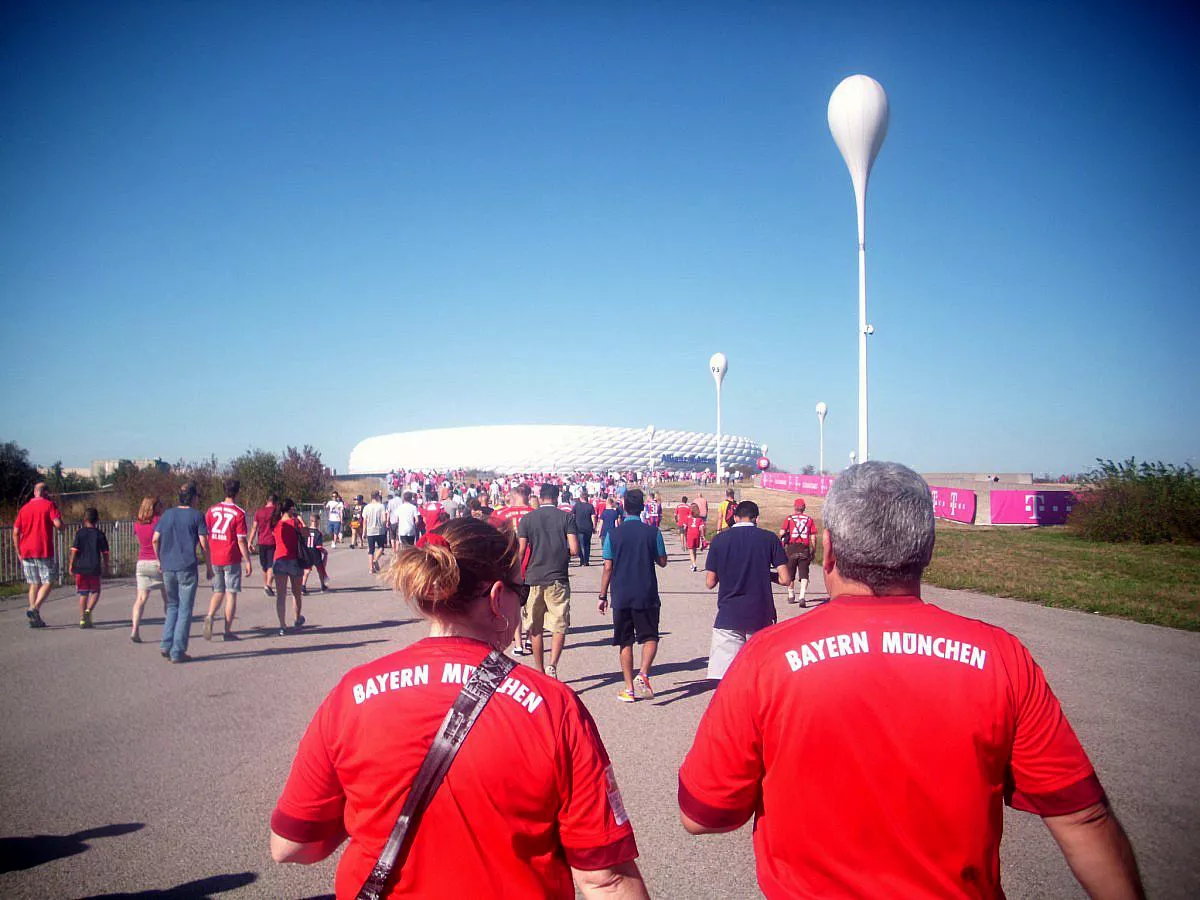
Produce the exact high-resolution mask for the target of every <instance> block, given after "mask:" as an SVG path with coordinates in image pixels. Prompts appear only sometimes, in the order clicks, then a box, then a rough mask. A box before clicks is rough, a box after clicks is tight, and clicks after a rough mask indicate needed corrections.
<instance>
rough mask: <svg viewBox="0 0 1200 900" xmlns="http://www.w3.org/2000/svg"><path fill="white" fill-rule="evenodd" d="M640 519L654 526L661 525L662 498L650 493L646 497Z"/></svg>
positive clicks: (658, 526)
mask: <svg viewBox="0 0 1200 900" xmlns="http://www.w3.org/2000/svg"><path fill="white" fill-rule="evenodd" d="M642 521H643V522H645V523H646V524H647V525H653V526H654V527H655V528H661V527H662V500H661V499H660V498H659V496H658V494H651V495H650V496H649V497H648V498H647V499H646V508H645V509H644V510H643V511H642Z"/></svg>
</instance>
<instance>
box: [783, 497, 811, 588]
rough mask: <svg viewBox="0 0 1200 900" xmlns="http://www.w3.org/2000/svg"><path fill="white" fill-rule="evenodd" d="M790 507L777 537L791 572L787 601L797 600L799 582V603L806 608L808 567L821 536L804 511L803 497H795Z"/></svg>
mask: <svg viewBox="0 0 1200 900" xmlns="http://www.w3.org/2000/svg"><path fill="white" fill-rule="evenodd" d="M792 508H793V511H792V514H791V515H790V516H788V517H787V518H786V519H784V520H783V526H782V527H781V528H780V529H779V539H780V540H781V541H783V550H784V553H785V554H786V555H787V561H788V568H789V569H790V570H791V573H792V583H791V584H790V585H788V603H796V602H797V600H796V583H797V582H799V588H800V599H799V603H800V605H801V606H802V607H804V608H806V609H807V608H808V600H806V599H805V594H806V593H807V591H808V567H809V566H810V565H811V564H812V561H813V554H814V553H815V551H816V548H817V547H819V546H820V541H821V536H820V535H819V534H817V523H816V522H814V521H813V518H812V516H809V515H806V514H805V512H804V508H805V503H804V498H803V497H797V498H796V499H795V500H794V501H793V503H792Z"/></svg>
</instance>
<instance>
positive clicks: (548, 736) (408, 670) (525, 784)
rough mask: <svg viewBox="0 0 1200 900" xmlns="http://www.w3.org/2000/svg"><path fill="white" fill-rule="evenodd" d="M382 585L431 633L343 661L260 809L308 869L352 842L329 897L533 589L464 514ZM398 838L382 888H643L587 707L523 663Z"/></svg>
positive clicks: (354, 882) (637, 897)
mask: <svg viewBox="0 0 1200 900" xmlns="http://www.w3.org/2000/svg"><path fill="white" fill-rule="evenodd" d="M388 579H389V581H390V582H391V584H392V587H393V588H394V589H395V590H396V591H397V593H399V594H400V595H401V596H402V597H404V598H405V599H406V600H407V601H408V602H409V603H410V604H412V606H413V607H414V608H415V609H417V610H418V611H419V612H420V613H421V614H422V615H423V616H425V617H426V618H428V619H429V622H430V636H429V637H427V638H425V639H423V640H420V641H417V642H416V643H414V644H411V645H409V646H408V647H405V648H403V649H401V650H399V651H396V652H394V653H390V654H388V655H387V656H384V657H381V658H380V659H378V660H375V661H374V662H370V663H367V664H366V665H362V666H359V667H357V668H355V669H352V670H350V672H348V673H347V674H346V676H345V677H344V678H343V679H342V680H341V682H340V683H339V684H338V685H337V687H335V688H334V689H333V691H331V692H330V693H329V695H328V696H327V697H326V698H325V700H324V702H323V703H322V704H321V706H320V709H318V710H317V713H316V715H315V716H314V717H313V720H312V724H311V725H310V726H309V728H308V730H307V732H306V733H305V735H304V737H303V739H302V740H301V742H300V746H299V749H298V750H297V752H296V759H295V762H294V763H293V765H292V770H291V774H290V775H289V777H288V779H287V784H286V786H285V787H284V789H283V793H282V795H281V796H280V798H279V801H278V803H277V804H276V806H275V810H274V812H273V813H272V815H271V823H270V824H271V836H270V845H271V856H272V857H273V858H274V859H275V860H276V861H277V862H296V863H302V864H313V863H317V862H320V861H321V860H323V859H325V858H327V857H329V856H330V855H331V854H333V853H334V852H335V851H336V850H337V849H338V848H339V847H340V846H341V845H342V844H343V843H346V842H347V840H348V841H349V843H348V844H347V846H346V849H345V852H343V853H342V854H341V858H340V860H339V861H338V865H337V875H336V896H337V898H338V900H352V898H354V897H356V896H358V894H359V892H360V889H361V888H362V887H363V885H364V883H365V882H366V881H367V879H368V877H369V876H370V874H371V872H372V869H373V868H374V867H375V865H376V863H377V861H378V860H379V857H380V853H381V851H382V850H383V848H384V845H385V843H386V842H387V840H388V837H389V835H390V833H391V832H392V828H393V825H394V824H395V823H396V821H397V819H398V818H399V816H400V812H401V810H402V808H403V807H404V804H405V801H406V800H408V794H409V788H410V786H411V785H412V784H413V783H414V780H415V779H416V777H417V772H418V770H419V769H420V767H421V764H422V761H423V759H424V757H425V756H426V754H427V753H428V752H429V750H430V747H431V746H432V745H433V743H434V738H435V736H436V735H437V734H438V733H439V730H440V729H441V726H442V723H443V720H445V719H446V714H447V711H448V710H449V709H450V708H451V706H453V705H454V704H455V700H456V698H458V697H459V695H460V693H462V692H463V686H464V683H465V682H467V681H470V680H471V678H470V673H472V672H474V671H476V670H477V669H478V668H479V667H481V666H483V665H484V664H485V663H486V664H488V665H493V664H497V655H498V654H501V653H503V652H504V651H505V650H506V649H507V648H508V646H509V645H510V644H511V643H512V636H513V629H514V622H515V621H516V619H517V618H518V617H519V616H520V614H521V605H522V604H523V603H524V602H525V598H526V596H527V593H528V591H529V589H528V588H527V587H526V586H525V585H523V584H521V568H520V557H519V555H518V549H517V539H516V538H515V537H514V535H513V532H512V530H511V529H507V528H506V529H503V530H498V529H496V528H495V527H493V526H492V525H490V524H488V523H486V522H483V521H480V520H479V519H473V518H469V517H467V518H461V519H453V520H451V521H449V522H447V523H445V524H443V525H441V526H439V528H438V529H437V530H436V531H435V532H432V533H430V534H427V535H425V536H424V537H422V538H421V540H420V541H419V542H418V543H417V545H416V547H415V548H414V549H413V550H410V551H406V552H404V553H402V554H401V555H400V556H399V557H398V558H397V559H396V560H395V562H394V563H393V564H392V566H391V567H390V568H389V569H388ZM508 664H509V665H512V662H511V660H510V661H509V662H508ZM531 748H537V752H531ZM405 846H406V848H407V852H406V854H405V855H404V856H402V857H401V861H400V862H399V863H398V864H397V867H396V870H394V871H393V872H392V873H391V875H390V877H386V878H384V879H383V880H384V882H385V888H384V889H383V891H382V892H381V895H382V896H383V897H385V898H398V897H546V898H556V900H570V898H573V897H575V896H576V894H575V890H576V888H578V890H579V892H580V894H582V896H583V897H584V898H585V900H599V898H601V897H604V898H609V900H641V898H645V897H646V896H647V893H646V887H645V884H644V882H643V881H642V877H641V873H640V872H639V871H638V868H637V863H636V862H635V860H636V857H637V855H638V850H637V844H636V841H635V839H634V834H633V827H632V825H631V824H630V823H629V818H628V816H627V814H626V812H625V808H624V804H623V802H622V800H621V792H620V790H619V788H618V787H617V780H616V775H615V773H614V770H613V765H612V762H611V760H610V759H609V756H608V753H607V752H606V751H605V748H604V743H603V741H602V740H601V739H600V735H599V732H598V731H597V730H596V725H595V723H594V722H593V721H592V717H591V716H590V715H589V714H588V711H587V708H586V707H585V706H584V705H583V703H582V702H581V701H580V699H579V698H578V696H576V694H575V692H574V691H572V690H571V689H570V688H569V687H568V686H566V685H565V684H561V683H559V682H557V681H554V680H553V679H551V678H549V677H547V676H546V675H544V674H542V673H541V672H538V671H535V670H533V669H530V668H528V667H526V666H520V665H518V666H515V667H513V668H512V669H511V672H510V673H509V674H508V676H507V678H504V679H503V683H502V684H501V686H500V687H499V689H498V690H496V691H495V693H494V694H493V695H492V696H491V698H490V700H488V702H487V705H486V706H485V707H484V708H483V710H482V712H481V713H479V716H478V718H477V719H476V720H475V721H474V724H473V726H470V732H469V733H468V734H467V736H466V738H465V739H464V740H463V742H462V748H461V750H460V751H459V752H458V754H457V755H456V756H455V757H454V758H453V761H452V762H451V763H450V765H449V768H448V769H447V770H446V771H445V775H444V783H442V785H441V787H440V788H439V789H437V790H436V791H435V792H434V794H433V797H432V800H430V802H429V804H428V806H427V807H426V808H425V810H424V811H423V813H422V814H421V815H420V816H419V817H418V818H416V819H415V820H414V824H413V825H412V826H411V827H410V830H409V832H408V841H407V842H406V844H405ZM448 853H449V854H450V855H449V856H448V855H447V854H448ZM572 882H573V883H574V884H572Z"/></svg>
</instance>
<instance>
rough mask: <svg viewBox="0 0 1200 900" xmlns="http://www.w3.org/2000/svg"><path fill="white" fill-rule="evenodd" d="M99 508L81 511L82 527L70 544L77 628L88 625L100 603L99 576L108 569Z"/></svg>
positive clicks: (105, 540)
mask: <svg viewBox="0 0 1200 900" xmlns="http://www.w3.org/2000/svg"><path fill="white" fill-rule="evenodd" d="M99 523H100V511H99V510H97V509H96V507H94V506H89V507H88V508H87V509H85V510H84V511H83V527H82V528H80V529H79V531H77V532H76V533H75V540H74V542H73V543H72V544H71V562H70V570H69V571H70V573H71V574H72V575H74V576H75V592H76V593H77V594H79V627H80V628H91V627H93V626H92V611H93V610H94V609H95V608H96V604H97V603H99V602H100V578H101V576H103V575H107V574H108V573H109V572H110V571H111V569H110V568H109V554H108V538H107V537H105V535H104V532H103V531H101V530H100V528H99Z"/></svg>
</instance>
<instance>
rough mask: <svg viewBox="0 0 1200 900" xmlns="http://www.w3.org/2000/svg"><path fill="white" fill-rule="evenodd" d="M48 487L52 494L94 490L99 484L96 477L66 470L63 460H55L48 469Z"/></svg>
mask: <svg viewBox="0 0 1200 900" xmlns="http://www.w3.org/2000/svg"><path fill="white" fill-rule="evenodd" d="M46 487H48V488H49V489H50V493H52V494H70V493H74V492H76V491H94V490H96V488H97V487H99V485H97V484H96V481H95V479H92V478H87V477H85V476H82V475H76V474H75V473H74V472H70V473H67V472H64V471H63V464H62V460H61V459H59V460H55V462H54V465H52V466H51V467H50V468H49V469H48V470H47V471H46Z"/></svg>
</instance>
